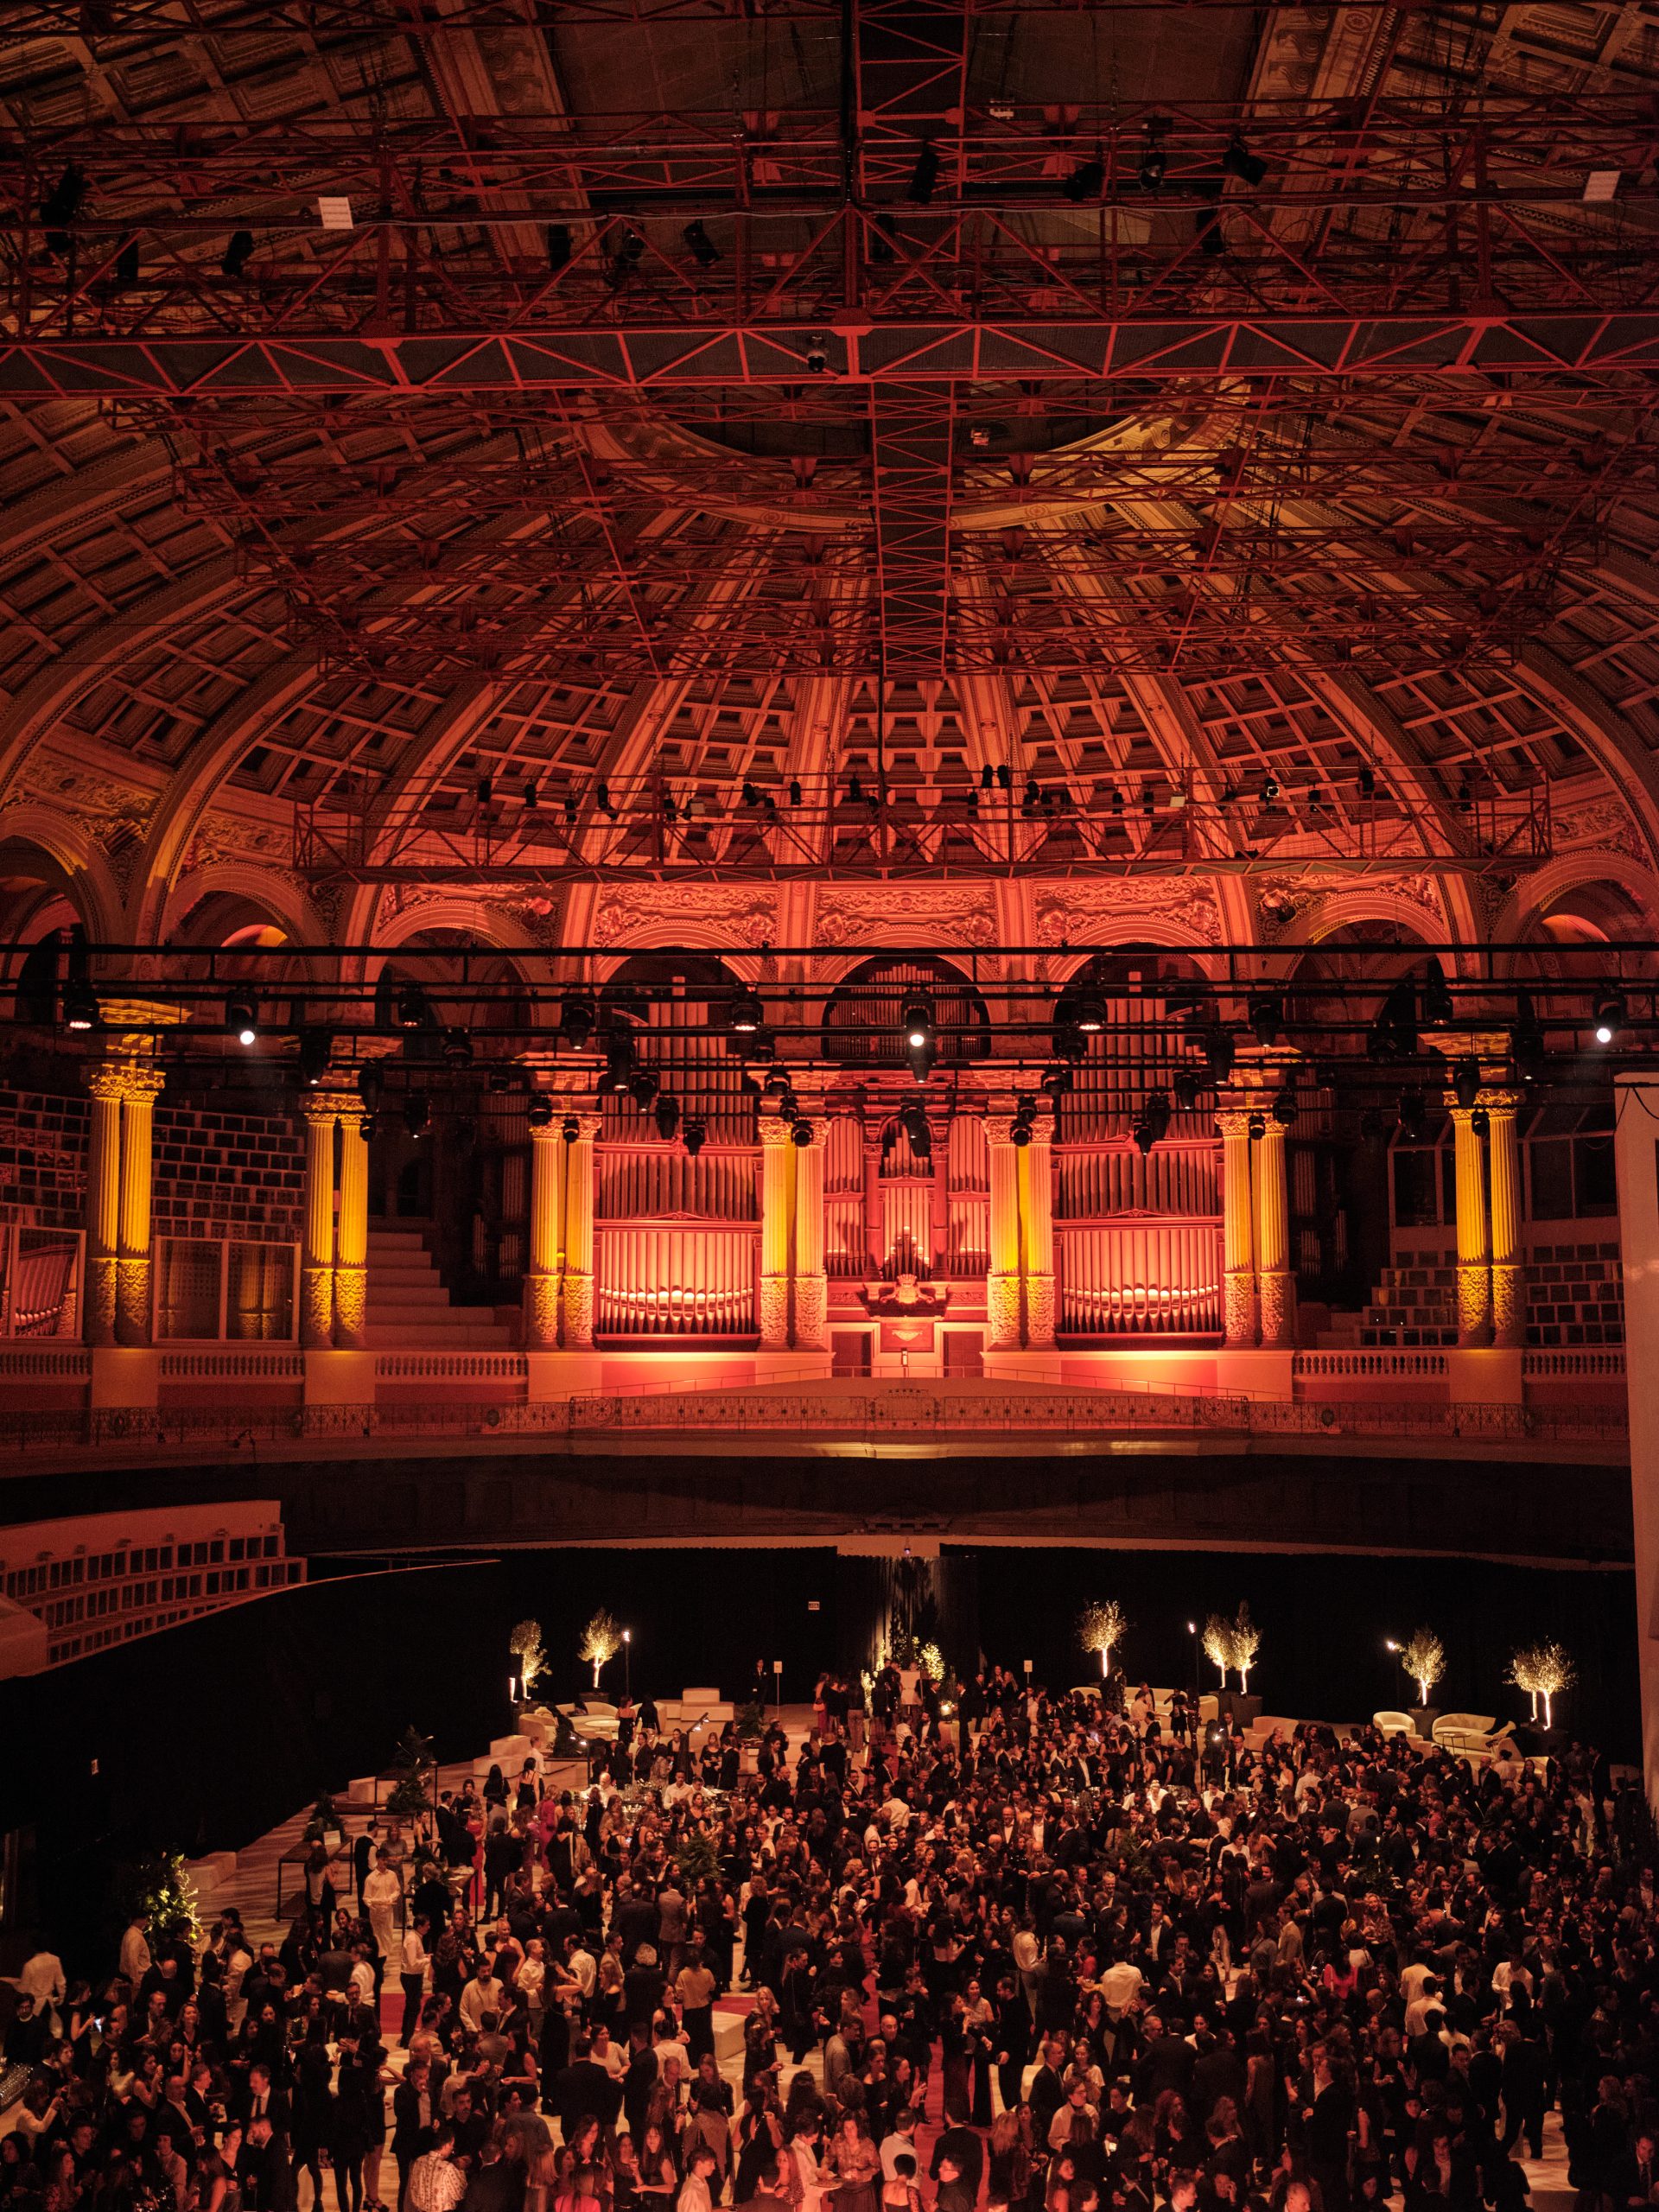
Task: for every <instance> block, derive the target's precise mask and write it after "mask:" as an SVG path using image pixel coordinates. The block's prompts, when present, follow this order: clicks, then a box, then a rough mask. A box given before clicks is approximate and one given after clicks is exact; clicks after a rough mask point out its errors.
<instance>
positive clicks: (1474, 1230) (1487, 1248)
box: [1446, 1096, 1492, 1346]
mask: <svg viewBox="0 0 1659 2212" xmlns="http://www.w3.org/2000/svg"><path fill="white" fill-rule="evenodd" d="M1446 1104H1447V1106H1448V1107H1449V1108H1450V1109H1451V1112H1452V1162H1453V1165H1454V1166H1455V1167H1456V1170H1457V1199H1458V1342H1459V1344H1462V1345H1465V1346H1475V1345H1479V1344H1490V1343H1491V1337H1492V1273H1491V1261H1492V1246H1491V1236H1490V1235H1489V1233H1488V1230H1487V1226H1486V1160H1485V1155H1484V1153H1483V1151H1482V1149H1481V1141H1480V1134H1479V1132H1478V1130H1477V1128H1475V1126H1474V1119H1475V1112H1476V1109H1475V1108H1474V1107H1472V1106H1459V1104H1458V1103H1457V1101H1456V1099H1455V1098H1453V1097H1452V1096H1447V1099H1446Z"/></svg>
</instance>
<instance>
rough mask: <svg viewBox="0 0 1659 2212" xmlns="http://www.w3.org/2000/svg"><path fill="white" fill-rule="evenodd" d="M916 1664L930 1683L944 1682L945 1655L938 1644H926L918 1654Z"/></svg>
mask: <svg viewBox="0 0 1659 2212" xmlns="http://www.w3.org/2000/svg"><path fill="white" fill-rule="evenodd" d="M916 1664H917V1665H918V1667H919V1668H920V1669H921V1670H922V1672H923V1674H925V1675H926V1676H927V1679H928V1681H930V1682H942V1681H944V1652H943V1651H941V1650H940V1649H939V1647H938V1644H937V1643H925V1644H923V1646H922V1648H921V1649H920V1650H919V1651H918V1653H917V1654H916Z"/></svg>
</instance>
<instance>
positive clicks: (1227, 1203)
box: [1216, 1106, 1255, 1351]
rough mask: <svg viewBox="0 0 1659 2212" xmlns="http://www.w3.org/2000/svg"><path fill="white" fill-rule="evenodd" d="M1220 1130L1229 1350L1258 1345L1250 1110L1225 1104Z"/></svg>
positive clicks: (1218, 1119) (1225, 1291) (1221, 1114)
mask: <svg viewBox="0 0 1659 2212" xmlns="http://www.w3.org/2000/svg"><path fill="white" fill-rule="evenodd" d="M1216 1127H1217V1128H1218V1129H1219V1130H1220V1132H1221V1264H1222V1283H1223V1296H1224V1312H1223V1319H1224V1326H1225V1329H1226V1332H1227V1344H1228V1346H1229V1348H1230V1350H1232V1351H1248V1350H1249V1349H1250V1348H1251V1347H1252V1346H1253V1345H1254V1344H1255V1208H1254V1205H1253V1204H1252V1200H1251V1192H1250V1116H1249V1109H1248V1108H1245V1107H1243V1106H1228V1107H1224V1108H1223V1109H1222V1110H1221V1112H1220V1113H1218V1114H1217V1116H1216Z"/></svg>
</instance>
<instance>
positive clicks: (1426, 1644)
mask: <svg viewBox="0 0 1659 2212" xmlns="http://www.w3.org/2000/svg"><path fill="white" fill-rule="evenodd" d="M1400 1664H1401V1666H1402V1668H1403V1669H1405V1671H1406V1674H1407V1675H1408V1677H1409V1678H1410V1680H1411V1681H1414V1683H1415V1684H1416V1685H1417V1702H1416V1704H1415V1705H1414V1706H1413V1707H1412V1708H1411V1725H1412V1726H1413V1728H1414V1730H1415V1732H1417V1734H1418V1735H1420V1736H1423V1737H1428V1736H1432V1735H1433V1732H1434V1723H1435V1722H1436V1721H1437V1720H1438V1719H1440V1707H1439V1706H1438V1705H1431V1704H1430V1703H1429V1701H1428V1700H1429V1698H1430V1696H1431V1695H1432V1694H1433V1689H1434V1686H1435V1684H1436V1683H1437V1682H1439V1681H1441V1680H1442V1679H1443V1677H1444V1676H1445V1674H1446V1646H1445V1645H1444V1644H1443V1643H1441V1642H1440V1637H1438V1636H1436V1635H1435V1633H1434V1631H1433V1629H1432V1628H1420V1629H1416V1630H1413V1632H1412V1637H1411V1640H1410V1642H1409V1643H1407V1644H1406V1645H1405V1646H1404V1647H1403V1648H1402V1650H1401V1653H1400Z"/></svg>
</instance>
